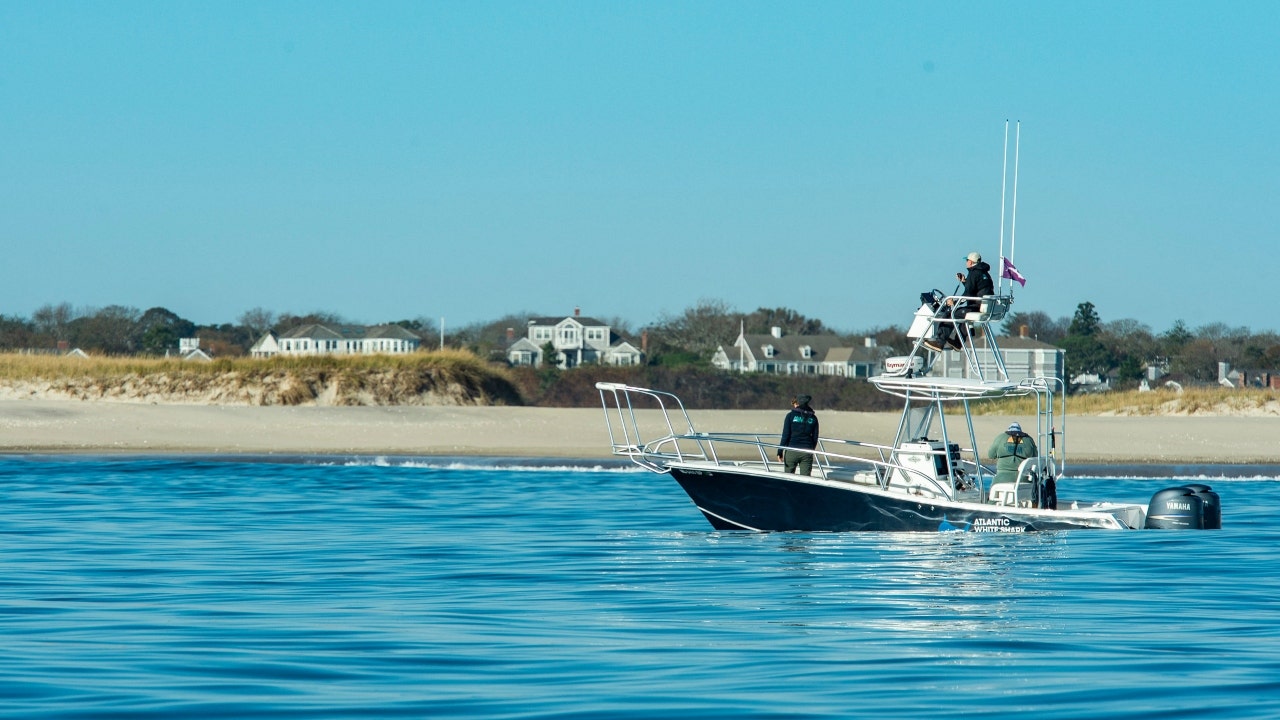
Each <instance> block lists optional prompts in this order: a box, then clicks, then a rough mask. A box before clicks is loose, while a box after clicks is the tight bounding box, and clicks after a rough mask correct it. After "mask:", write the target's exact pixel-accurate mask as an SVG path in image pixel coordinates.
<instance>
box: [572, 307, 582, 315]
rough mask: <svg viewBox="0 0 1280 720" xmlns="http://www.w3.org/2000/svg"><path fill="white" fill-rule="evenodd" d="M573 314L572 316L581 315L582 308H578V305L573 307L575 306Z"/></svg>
mask: <svg viewBox="0 0 1280 720" xmlns="http://www.w3.org/2000/svg"><path fill="white" fill-rule="evenodd" d="M573 316H574V317H582V308H580V307H575V308H574V309H573Z"/></svg>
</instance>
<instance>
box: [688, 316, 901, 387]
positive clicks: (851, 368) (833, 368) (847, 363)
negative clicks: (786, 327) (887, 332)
mask: <svg viewBox="0 0 1280 720" xmlns="http://www.w3.org/2000/svg"><path fill="white" fill-rule="evenodd" d="M882 354H883V353H882V351H881V349H880V348H878V347H876V341H875V338H865V339H864V340H863V344H862V346H861V347H847V346H844V345H842V344H841V340H840V338H838V337H836V336H835V335H786V334H784V333H783V332H782V328H779V327H775V328H773V329H772V330H771V332H770V333H769V334H768V335H755V334H751V335H748V334H744V333H742V332H739V333H738V339H737V340H734V341H733V344H732V345H730V346H728V347H725V346H723V345H721V346H719V347H717V348H716V352H715V355H713V356H712V357H711V364H712V365H714V366H715V367H718V368H720V369H721V370H733V371H738V372H763V373H778V374H785V375H835V376H837V377H850V378H855V377H862V378H865V377H870V376H871V375H872V374H873V373H874V372H875V370H876V368H877V367H878V365H879V363H880V358H881V355H882Z"/></svg>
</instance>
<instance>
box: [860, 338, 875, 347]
mask: <svg viewBox="0 0 1280 720" xmlns="http://www.w3.org/2000/svg"><path fill="white" fill-rule="evenodd" d="M862 344H863V345H865V346H867V347H869V348H873V347H875V346H876V339H875V338H873V337H869V338H863V340H862Z"/></svg>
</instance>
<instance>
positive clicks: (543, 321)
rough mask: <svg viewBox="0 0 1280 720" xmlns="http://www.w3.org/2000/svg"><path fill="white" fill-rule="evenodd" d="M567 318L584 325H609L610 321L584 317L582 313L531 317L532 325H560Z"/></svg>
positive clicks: (530, 322)
mask: <svg viewBox="0 0 1280 720" xmlns="http://www.w3.org/2000/svg"><path fill="white" fill-rule="evenodd" d="M565 320H572V321H574V322H576V323H578V324H579V325H582V326H584V327H608V326H609V323H607V322H601V321H599V320H597V319H595V318H592V317H583V316H580V315H560V316H557V317H540V318H529V324H530V325H559V324H560V323H562V322H564V321H565Z"/></svg>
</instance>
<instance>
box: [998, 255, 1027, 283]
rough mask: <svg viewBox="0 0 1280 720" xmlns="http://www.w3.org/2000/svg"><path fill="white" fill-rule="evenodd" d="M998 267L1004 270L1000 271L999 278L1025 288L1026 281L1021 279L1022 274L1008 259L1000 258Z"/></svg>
mask: <svg viewBox="0 0 1280 720" xmlns="http://www.w3.org/2000/svg"><path fill="white" fill-rule="evenodd" d="M1000 266H1001V267H1002V268H1004V269H1003V270H1001V271H1000V277H1002V278H1009V279H1010V280H1013V281H1014V282H1017V283H1019V284H1020V285H1022V287H1026V286H1027V279H1026V278H1024V277H1022V273H1020V272H1018V268H1016V267H1014V266H1013V263H1011V262H1009V258H1007V257H1002V258H1000Z"/></svg>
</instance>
